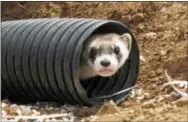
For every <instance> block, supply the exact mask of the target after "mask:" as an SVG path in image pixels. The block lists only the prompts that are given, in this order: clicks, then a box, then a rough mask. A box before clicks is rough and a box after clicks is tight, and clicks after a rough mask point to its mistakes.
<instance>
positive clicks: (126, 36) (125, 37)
mask: <svg viewBox="0 0 188 122" xmlns="http://www.w3.org/2000/svg"><path fill="white" fill-rule="evenodd" d="M120 38H121V39H122V40H123V41H124V42H125V44H127V47H128V49H129V51H130V50H131V45H132V37H131V35H130V34H129V33H125V34H123V35H121V36H120Z"/></svg>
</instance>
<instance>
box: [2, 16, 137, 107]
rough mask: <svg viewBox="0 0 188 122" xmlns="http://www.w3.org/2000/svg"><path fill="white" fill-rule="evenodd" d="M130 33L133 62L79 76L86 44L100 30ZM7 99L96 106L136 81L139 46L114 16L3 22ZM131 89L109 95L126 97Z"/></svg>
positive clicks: (3, 85)
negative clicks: (106, 74) (109, 72)
mask: <svg viewBox="0 0 188 122" xmlns="http://www.w3.org/2000/svg"><path fill="white" fill-rule="evenodd" d="M112 32H113V33H117V34H123V33H130V34H131V36H132V38H133V42H132V49H131V53H130V56H129V59H128V61H127V62H126V63H125V64H124V66H123V67H122V68H121V69H120V70H119V71H118V72H117V73H116V74H115V75H114V76H112V77H108V78H102V77H95V78H91V79H89V80H88V81H80V80H79V63H80V55H81V52H82V48H83V43H84V42H85V41H86V40H87V39H88V38H89V37H90V36H91V35H93V34H96V33H112ZM1 40H2V41H1V51H2V56H1V66H2V71H1V75H2V76H1V79H2V93H3V97H5V96H6V97H8V98H9V99H10V100H12V101H28V102H29V101H40V100H42V101H44V100H45V101H46V100H50V101H56V102H59V103H68V104H79V105H94V104H100V103H102V102H103V101H104V99H103V98H98V97H100V96H108V95H111V94H113V93H116V92H119V91H121V90H124V89H127V88H129V87H132V86H134V85H135V84H136V79H137V75H138V71H139V50H138V46H137V42H136V39H135V37H134V35H133V34H132V32H131V31H130V30H129V28H128V27H127V26H126V25H124V24H122V23H120V22H118V21H113V20H98V19H78V18H63V19H60V18H45V19H28V20H15V21H5V22H2V38H1ZM129 92H130V90H129V91H127V92H123V93H120V94H118V95H115V96H112V97H107V99H113V100H114V101H122V100H124V99H125V98H126V96H127V94H128V93H129Z"/></svg>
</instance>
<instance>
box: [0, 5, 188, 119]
mask: <svg viewBox="0 0 188 122" xmlns="http://www.w3.org/2000/svg"><path fill="white" fill-rule="evenodd" d="M1 16H2V20H11V19H22V18H38V17H82V18H83V17H84V18H98V19H113V20H118V21H120V22H122V23H124V24H128V25H129V26H130V28H131V30H132V31H133V32H134V33H135V35H136V38H137V40H138V45H139V49H140V55H141V64H140V73H139V77H138V80H137V84H138V85H139V86H138V87H137V88H135V89H134V90H133V91H132V94H131V95H130V97H128V98H127V99H126V101H125V102H124V103H122V104H120V105H118V106H117V108H116V109H117V112H115V113H108V114H107V113H99V112H98V114H97V111H98V110H99V108H100V106H94V107H91V108H87V107H84V108H78V107H76V106H68V107H65V106H63V107H59V106H58V105H51V104H50V105H49V106H47V107H42V106H40V105H36V106H32V109H35V110H36V111H37V112H39V115H40V114H50V113H62V111H66V112H71V113H73V116H75V117H76V118H75V120H83V121H88V122H89V121H109V120H110V121H167V120H168V121H188V102H187V101H186V102H185V101H184V102H182V101H180V102H178V100H179V99H181V98H180V95H178V94H177V93H176V92H175V91H174V90H173V89H172V88H171V87H170V86H169V87H166V88H165V89H164V90H162V91H161V90H160V88H161V87H162V85H163V84H164V83H166V82H167V78H166V77H165V72H164V70H165V69H166V70H167V72H168V74H169V75H170V76H171V77H172V78H173V79H179V80H186V81H187V80H188V57H187V54H188V48H187V47H188V3H186V2H2V10H1ZM187 91H188V90H187ZM1 102H2V104H3V107H2V109H3V112H4V114H5V113H6V114H7V115H17V114H18V112H17V113H16V112H15V111H16V110H14V111H13V110H10V109H11V108H10V107H7V106H10V105H12V104H13V103H8V102H7V101H5V100H4V101H1ZM37 106H40V107H37ZM52 106H53V108H52V109H49V108H51V107H52ZM15 107H16V108H20V106H19V105H14V106H13V107H12V108H15ZM48 109H49V110H48ZM12 111H13V112H12ZM36 111H35V112H33V113H36Z"/></svg>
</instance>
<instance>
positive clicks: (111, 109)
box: [97, 101, 120, 115]
mask: <svg viewBox="0 0 188 122" xmlns="http://www.w3.org/2000/svg"><path fill="white" fill-rule="evenodd" d="M118 112H120V110H119V109H118V108H117V106H116V104H115V103H114V102H113V101H110V102H107V103H104V105H103V106H102V107H101V108H100V109H99V111H98V112H97V115H102V114H114V113H118Z"/></svg>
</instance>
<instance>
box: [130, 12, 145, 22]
mask: <svg viewBox="0 0 188 122" xmlns="http://www.w3.org/2000/svg"><path fill="white" fill-rule="evenodd" d="M143 20H144V15H143V13H137V14H134V15H133V16H132V21H133V22H140V21H143Z"/></svg>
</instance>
